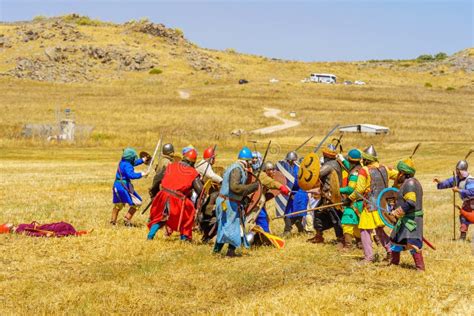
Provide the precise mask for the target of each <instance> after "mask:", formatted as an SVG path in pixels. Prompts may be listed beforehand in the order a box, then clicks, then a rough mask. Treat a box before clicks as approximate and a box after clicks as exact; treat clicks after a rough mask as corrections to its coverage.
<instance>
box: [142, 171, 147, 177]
mask: <svg viewBox="0 0 474 316" xmlns="http://www.w3.org/2000/svg"><path fill="white" fill-rule="evenodd" d="M148 173H149V172H148V171H142V172H141V174H142V177H143V178H146V177H148Z"/></svg>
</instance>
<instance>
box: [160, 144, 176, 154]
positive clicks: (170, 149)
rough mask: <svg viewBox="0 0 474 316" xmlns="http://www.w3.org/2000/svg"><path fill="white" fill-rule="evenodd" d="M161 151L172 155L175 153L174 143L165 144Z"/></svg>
mask: <svg viewBox="0 0 474 316" xmlns="http://www.w3.org/2000/svg"><path fill="white" fill-rule="evenodd" d="M161 152H162V153H163V155H171V154H172V153H174V146H173V144H170V143H168V144H164V145H163V148H162V149H161Z"/></svg>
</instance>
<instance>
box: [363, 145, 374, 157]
mask: <svg viewBox="0 0 474 316" xmlns="http://www.w3.org/2000/svg"><path fill="white" fill-rule="evenodd" d="M362 158H364V159H365V160H369V161H377V152H376V151H375V148H374V145H370V146H369V147H367V148H366V149H364V152H363V153H362Z"/></svg>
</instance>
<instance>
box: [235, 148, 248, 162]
mask: <svg viewBox="0 0 474 316" xmlns="http://www.w3.org/2000/svg"><path fill="white" fill-rule="evenodd" d="M237 158H238V159H242V160H252V151H251V150H250V148H248V147H247V146H245V147H243V148H242V149H241V150H240V151H239V156H237Z"/></svg>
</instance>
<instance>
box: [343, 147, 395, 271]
mask: <svg viewBox="0 0 474 316" xmlns="http://www.w3.org/2000/svg"><path fill="white" fill-rule="evenodd" d="M362 159H363V164H364V167H362V168H361V169H360V170H359V174H358V177H357V184H356V187H355V190H354V192H352V193H351V194H350V195H349V197H348V198H347V199H346V200H345V201H344V204H345V205H347V206H348V205H350V204H351V203H353V202H354V201H360V200H362V198H364V199H365V200H366V201H368V202H365V203H364V208H363V209H362V212H361V214H360V220H359V230H360V235H361V240H362V247H363V249H364V257H365V260H366V261H368V262H372V261H373V260H374V256H373V250H372V240H371V235H372V231H373V230H375V234H376V235H377V237H378V238H379V240H380V242H381V244H382V245H383V246H384V248H385V249H386V250H387V260H388V259H390V254H391V250H390V240H389V238H388V236H387V234H386V233H385V231H384V230H383V227H384V224H383V222H382V219H381V218H380V216H379V214H378V212H377V206H376V205H377V197H378V195H379V193H380V192H381V191H382V190H383V189H385V188H387V187H388V182H389V180H390V179H391V180H395V179H396V178H397V175H398V172H397V171H396V170H394V169H391V168H388V167H386V166H383V165H381V164H379V162H378V158H377V153H376V151H375V148H374V147H373V146H372V145H371V146H369V147H368V148H366V149H365V150H364V152H362Z"/></svg>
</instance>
